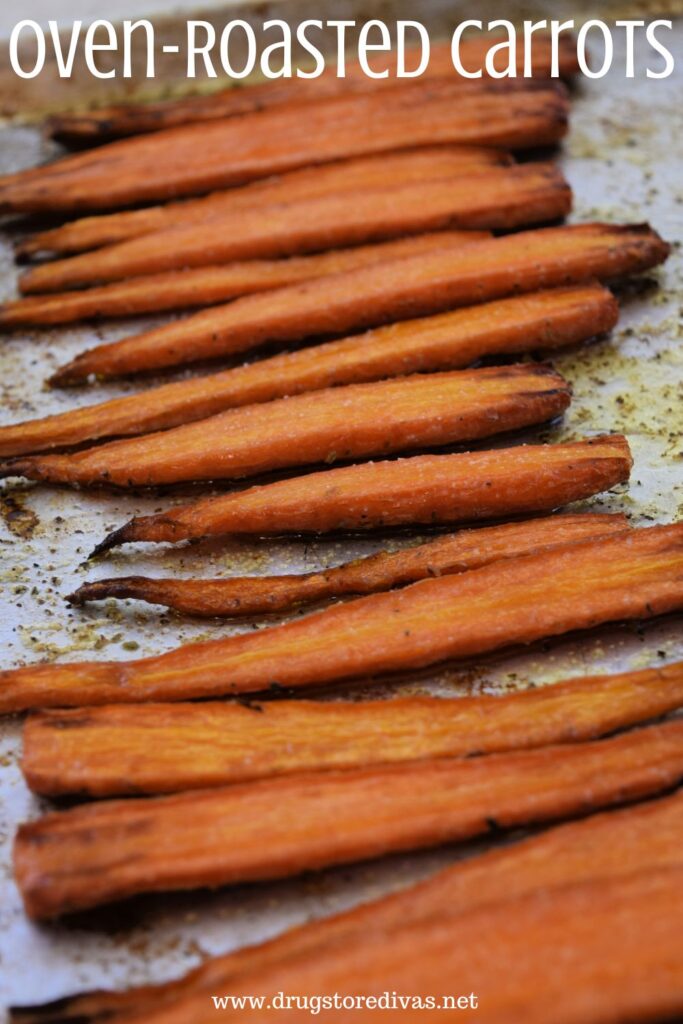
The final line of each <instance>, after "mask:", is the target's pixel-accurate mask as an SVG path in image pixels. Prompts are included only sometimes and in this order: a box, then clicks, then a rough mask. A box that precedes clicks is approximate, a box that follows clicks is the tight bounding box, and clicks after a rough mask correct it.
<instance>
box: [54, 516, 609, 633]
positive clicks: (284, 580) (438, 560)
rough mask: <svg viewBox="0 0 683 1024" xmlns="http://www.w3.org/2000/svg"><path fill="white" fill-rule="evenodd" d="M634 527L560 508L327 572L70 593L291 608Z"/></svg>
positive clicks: (184, 607) (207, 608)
mask: <svg viewBox="0 0 683 1024" xmlns="http://www.w3.org/2000/svg"><path fill="white" fill-rule="evenodd" d="M627 528H628V520H627V519H626V517H625V516H622V515H605V514H600V513H595V514H592V515H591V514H587V513H584V514H582V515H571V514H568V515H556V516H550V517H547V518H545V519H532V520H530V521H529V522H521V523H506V524H504V525H503V526H488V527H484V528H483V529H479V530H462V531H460V532H459V533H457V534H454V535H451V536H446V537H439V538H438V539H437V540H433V541H430V542H428V543H426V544H419V545H417V546H416V547H410V548H404V549H403V550H400V551H393V552H387V551H383V552H380V553H379V554H376V555H369V556H367V557H366V558H359V559H358V560H357V561H355V562H348V563H346V564H344V565H340V566H337V567H336V568H334V569H327V570H325V571H324V572H315V573H306V574H303V575H294V574H292V575H289V576H246V577H236V578H232V579H220V580H182V579H150V578H147V577H144V576H124V577H115V578H113V579H104V580H96V581H94V582H91V583H85V584H83V586H81V587H79V588H78V590H77V591H76V592H75V594H72V595H71V596H70V597H69V598H68V600H69V601H70V602H71V603H72V604H85V603H86V602H88V601H100V600H103V599H105V598H110V597H118V598H126V597H128V598H131V597H132V598H135V599H136V600H139V601H148V602H150V603H152V604H162V605H166V606H167V607H168V608H173V609H174V610H175V611H178V612H181V613H182V614H185V615H199V616H204V617H211V616H239V615H261V614H269V613H272V612H280V611H285V610H287V609H289V608H292V607H293V606H295V605H297V604H302V603H306V602H311V601H322V600H328V599H330V598H334V597H343V596H345V595H349V594H354V595H359V594H374V593H376V592H377V591H380V590H389V589H391V588H392V587H397V586H405V585H406V584H408V583H416V582H417V580H421V579H425V578H426V577H429V576H445V575H448V574H450V573H456V572H466V571H467V570H468V569H478V568H480V567H481V566H482V565H488V564H489V563H490V562H495V561H497V560H498V559H499V558H513V557H515V556H517V555H524V554H529V552H531V551H535V550H537V549H539V548H546V547H554V546H557V545H558V544H568V543H571V542H572V541H575V540H585V539H587V538H589V537H601V536H606V535H607V534H608V533H613V532H614V533H619V532H621V531H623V530H626V529H627Z"/></svg>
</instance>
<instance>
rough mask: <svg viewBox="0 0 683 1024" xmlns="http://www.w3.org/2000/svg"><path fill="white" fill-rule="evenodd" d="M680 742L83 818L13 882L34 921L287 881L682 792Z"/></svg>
mask: <svg viewBox="0 0 683 1024" xmlns="http://www.w3.org/2000/svg"><path fill="white" fill-rule="evenodd" d="M682 741H683V722H679V721H672V722H668V723H665V724H664V725H657V726H649V727H647V728H645V729H641V730H637V731H636V732H633V733H627V734H625V735H620V736H618V737H616V738H612V739H607V740H596V741H593V742H590V743H577V744H567V745H565V746H554V747H544V748H541V749H539V750H532V751H524V752H515V753H508V754H491V755H490V756H488V757H482V758H473V759H461V758H452V759H443V760H432V761H426V762H425V761H423V762H416V763H409V764H403V765H389V766H381V767H374V768H362V769H350V770H348V771H325V772H310V773H305V774H301V775H293V776H285V777H283V778H279V779H267V780H264V781H262V782H252V783H245V784H243V785H236V786H228V787H224V788H220V789H209V790H200V791H196V792H192V793H182V794H178V795H174V796H164V797H149V798H146V799H142V800H132V801H131V800H118V801H115V800H114V801H104V802H100V803H95V804H88V805H85V806H82V807H78V808H76V809H74V810H69V811H64V812H57V813H55V814H48V815H46V816H44V817H43V818H41V819H39V820H38V821H33V822H30V823H28V824H26V825H23V826H21V827H20V829H19V831H18V833H17V838H16V842H15V849H14V871H15V877H16V880H17V884H18V886H19V889H20V891H21V894H22V898H23V901H24V906H25V908H26V911H27V913H28V914H29V915H30V916H31V917H33V918H49V917H54V916H57V915H60V914H65V913H70V912H73V911H75V910H80V909H85V908H87V907H93V906H97V905H98V904H101V903H107V902H110V901H112V900H117V899H122V898H125V897H129V896H132V895H135V894H137V893H140V892H155V891H165V890H169V889H188V888H196V887H198V886H202V887H203V886H217V885H227V884H236V883H241V882H245V881H256V880H263V879H271V878H282V877H288V876H292V875H297V874H300V873H301V872H303V871H307V870H317V869H320V868H323V867H329V866H331V865H334V864H343V863H349V862H352V861H357V860H362V859H366V858H370V857H379V856H383V855H385V854H387V853H390V852H396V851H400V850H408V849H415V848H419V847H427V846H433V845H438V844H440V843H443V842H447V841H450V842H453V841H458V840H463V839H467V838H470V837H472V836H475V835H477V834H481V833H483V832H486V831H487V830H488V829H489V827H490V823H491V821H492V820H493V821H495V822H496V827H502V828H513V827H515V826H519V825H522V824H527V823H530V822H541V821H547V820H552V819H553V818H560V817H567V816H570V815H572V814H577V813H580V812H583V813H585V812H586V811H588V810H590V809H593V808H596V807H600V806H608V805H610V804H617V803H622V802H624V801H626V800H629V799H636V798H638V797H642V796H646V795H649V794H652V793H657V792H661V791H662V790H665V789H667V788H670V787H672V786H674V785H676V783H677V782H679V781H680V780H681V778H683V742H682ZM264 835H266V836H268V842H267V843H264V842H263V837H264Z"/></svg>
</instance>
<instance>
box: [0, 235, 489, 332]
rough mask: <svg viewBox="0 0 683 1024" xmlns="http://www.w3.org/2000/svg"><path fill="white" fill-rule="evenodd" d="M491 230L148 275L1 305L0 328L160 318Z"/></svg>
mask: <svg viewBox="0 0 683 1024" xmlns="http://www.w3.org/2000/svg"><path fill="white" fill-rule="evenodd" d="M489 237H490V232H488V231H439V232H436V233H434V234H425V235H409V236H408V237H407V238H399V239H394V240H393V241H391V242H378V243H375V244H374V245H359V246H355V247H353V248H351V249H333V250H332V251H330V252H320V253H315V254H313V255H310V256H290V257H288V258H287V259H276V260H248V261H246V262H244V263H227V264H225V265H222V266H214V267H197V268H195V269H194V270H174V271H170V272H169V273H167V274H149V275H146V276H144V277H133V278H131V279H130V280H127V281H116V282H115V283H114V284H108V285H102V286H101V287H99V288H87V289H82V290H76V291H73V292H58V293H56V294H54V295H52V294H49V293H46V294H45V295H33V296H30V297H29V298H23V299H18V300H15V301H10V302H6V303H5V304H4V305H0V328H2V327H7V328H10V329H11V328H14V327H19V326H23V325H25V324H32V325H42V324H62V323H72V322H74V321H76V320H87V319H94V318H99V317H120V316H132V315H133V314H139V313H159V312H162V311H164V310H171V309H190V308H192V307H193V306H210V305H212V304H215V303H217V302H225V300H226V299H233V298H237V297H238V296H240V295H250V294H253V293H254V292H263V291H269V290H270V289H271V288H281V287H282V286H283V285H287V284H296V282H298V281H306V280H309V279H311V278H316V277H325V276H326V275H327V274H340V273H344V272H345V271H347V270H357V269H358V268H359V267H369V266H372V264H373V263H382V262H384V261H385V260H394V259H402V258H403V257H404V256H414V255H415V254H416V253H421V252H429V251H431V250H433V249H442V248H443V247H444V245H451V244H452V243H454V242H459V243H460V244H462V245H467V244H469V243H470V242H481V241H483V240H484V239H485V238H489Z"/></svg>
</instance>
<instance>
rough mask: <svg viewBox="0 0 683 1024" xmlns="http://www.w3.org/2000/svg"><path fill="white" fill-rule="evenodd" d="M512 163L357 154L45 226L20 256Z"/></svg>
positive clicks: (475, 156) (441, 151)
mask: <svg viewBox="0 0 683 1024" xmlns="http://www.w3.org/2000/svg"><path fill="white" fill-rule="evenodd" d="M511 163H512V157H511V156H510V154H509V153H505V152H503V151H502V150H497V149H486V148H483V147H475V146H425V147H424V149H416V150H407V151H406V152H398V153H384V154H382V156H368V157H356V159H354V160H342V161H339V162H338V163H332V164H322V165H321V166H319V167H304V168H303V169H302V170H299V171H290V172H289V173H288V174H281V175H279V176H276V177H273V178H264V179H262V180H260V181H253V182H251V184H249V185H243V186H242V187H241V188H231V189H227V190H225V191H222V192H213V193H212V194H211V195H208V196H203V197H202V198H201V199H185V200H180V201H179V202H175V203H166V204H165V205H163V206H152V207H149V206H148V207H145V208H143V209H141V210H124V211H123V212H122V213H111V214H102V215H100V216H99V217H84V218H82V219H81V220H76V221H71V222H69V223H67V224H62V225H61V226H60V227H58V228H52V229H51V230H49V231H42V232H40V233H38V234H35V235H31V236H29V237H28V238H26V239H24V240H23V241H22V242H21V243H20V244H19V245H18V246H17V249H16V251H17V254H18V255H19V256H22V257H24V256H33V255H35V254H36V253H39V252H55V253H72V252H84V251H86V250H88V249H98V248H99V247H100V246H103V245H111V244H112V243H114V242H123V241H126V239H129V238H138V237H139V236H140V235H147V234H149V233H150V232H152V231H163V230H164V229H166V228H173V227H179V226H181V225H185V224H193V223H197V222H198V221H202V220H208V219H210V218H211V217H214V216H216V215H218V214H221V215H222V214H226V213H236V212H237V211H239V210H246V209H249V208H253V207H255V206H256V207H259V206H265V205H270V204H273V203H285V202H287V203H291V202H296V201H297V200H300V199H311V198H313V197H314V196H318V197H319V196H327V195H334V194H335V193H340V192H353V191H355V190H358V189H365V188H381V187H383V186H385V185H386V183H387V181H391V182H392V183H393V184H394V185H399V184H408V183H409V182H418V181H428V180H435V179H437V178H452V177H457V176H464V175H468V174H473V173H475V172H477V173H478V172H481V171H482V170H484V169H486V168H491V167H505V166H509V165H510V164H511Z"/></svg>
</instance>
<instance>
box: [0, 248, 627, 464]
mask: <svg viewBox="0 0 683 1024" xmlns="http://www.w3.org/2000/svg"><path fill="white" fill-rule="evenodd" d="M414 241H417V239H415V240H414ZM388 244H389V245H401V244H404V243H399V242H395V243H388ZM312 258H313V259H317V258H318V257H312ZM199 273H204V271H199ZM83 294H84V295H87V294H88V293H87V292H85V293H83ZM618 315H619V308H618V306H617V303H616V301H615V299H614V297H613V296H612V294H611V292H609V291H608V290H607V289H606V288H602V287H601V286H600V285H597V284H585V285H577V286H575V287H569V288H556V289H553V290H550V291H544V292H536V293H532V294H530V295H521V296H518V297H514V298H510V299H501V300H500V301H498V302H491V303H487V304H485V305H481V306H473V307H470V308H467V309H460V310H454V311H453V312H449V313H442V314H440V315H437V316H432V317H426V318H424V319H422V320H408V321H404V322H400V323H397V324H391V325H390V326H386V327H379V328H377V329H376V330H374V331H370V332H368V333H366V334H361V335H353V336H352V337H350V338H343V339H341V340H340V341H331V342H327V343H326V344H324V345H317V346H314V347H310V348H303V349H301V350H299V351H296V352H287V353H285V354H282V355H277V356H273V357H272V358H270V359H263V360H261V361H260V362H255V363H250V364H249V365H246V366H240V367H236V368H235V369H232V370H225V371H224V372H222V373H216V374H212V375H210V376H206V377H201V378H198V379H192V380H182V381H178V382H177V383H173V384H166V385H163V386H162V387H157V388H151V389H149V390H147V391H145V392H144V394H142V395H140V394H134V395H128V396H126V397H124V398H114V399H111V400H110V401H108V402H102V403H101V404H99V405H91V406H86V407H85V408H80V409H73V410H70V411H69V412H64V413H58V414H57V415H54V416H47V417H45V418H44V419H38V420H32V421H29V422H25V423H16V424H10V425H5V426H0V456H5V457H6V456H10V455H21V454H24V453H28V452H33V451H40V450H41V449H49V448H61V447H65V446H68V445H75V444H81V443H83V442H84V441H96V440H97V439H98V438H105V437H112V436H114V437H115V436H117V435H118V436H122V435H126V434H144V433H148V432H149V431H152V430H162V429H164V428H167V427H175V426H178V425H180V424H182V423H189V422H192V421H195V420H200V419H204V418H205V417H207V416H213V415H215V414H216V413H219V412H222V411H223V410H224V409H229V408H234V407H239V406H242V405H248V404H251V403H254V402H266V401H270V400H272V399H275V398H280V397H283V396H284V395H296V394H301V393H303V392H306V391H313V390H316V389H317V388H323V387H331V386H333V385H340V384H353V383H361V382H363V381H372V380H379V379H381V378H383V377H391V376H396V375H400V374H408V373H415V372H425V371H428V370H440V369H449V368H453V367H460V366H467V365H468V364H469V363H473V362H475V361H476V360H477V359H481V358H482V357H485V356H487V357H491V356H496V355H510V354H517V353H520V352H528V351H531V350H534V349H539V348H540V349H544V350H547V351H553V350H555V349H558V348H562V347H564V346H567V345H573V344H576V343H577V342H580V341H585V340H586V339H587V338H591V337H594V336H595V335H599V334H601V333H604V332H605V331H608V330H610V329H611V328H612V327H614V325H615V323H616V322H617V317H618Z"/></svg>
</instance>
